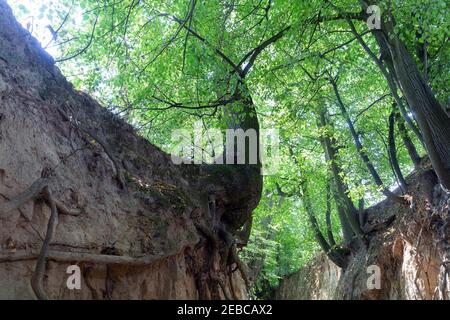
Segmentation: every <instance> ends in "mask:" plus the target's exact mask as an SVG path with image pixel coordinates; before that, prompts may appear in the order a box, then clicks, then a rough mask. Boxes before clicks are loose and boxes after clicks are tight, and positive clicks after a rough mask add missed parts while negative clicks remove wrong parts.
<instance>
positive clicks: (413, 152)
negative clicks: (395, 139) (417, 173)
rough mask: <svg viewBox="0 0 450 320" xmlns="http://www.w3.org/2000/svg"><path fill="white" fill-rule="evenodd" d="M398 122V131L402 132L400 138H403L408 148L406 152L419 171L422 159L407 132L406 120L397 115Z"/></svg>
mask: <svg viewBox="0 0 450 320" xmlns="http://www.w3.org/2000/svg"><path fill="white" fill-rule="evenodd" d="M395 117H396V119H395V120H396V122H397V127H398V131H399V132H400V136H401V137H402V140H403V144H404V145H405V147H406V150H407V151H408V154H409V157H410V158H411V161H412V162H413V164H414V167H415V168H416V169H418V168H419V167H420V162H421V158H420V155H419V153H418V152H417V149H416V147H415V146H414V143H413V142H412V140H411V138H410V137H409V135H408V131H407V130H406V127H405V123H404V121H405V120H404V119H403V118H402V117H401V116H400V114H399V113H396V114H395Z"/></svg>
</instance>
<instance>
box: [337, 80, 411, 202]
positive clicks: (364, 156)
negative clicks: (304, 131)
mask: <svg viewBox="0 0 450 320" xmlns="http://www.w3.org/2000/svg"><path fill="white" fill-rule="evenodd" d="M330 83H331V85H332V86H333V90H334V93H335V95H336V98H337V102H338V106H339V108H340V110H341V112H342V115H343V117H344V119H345V121H346V122H347V125H348V127H349V129H350V133H351V135H352V137H353V141H354V143H355V146H356V150H357V151H358V153H359V156H360V157H361V159H362V160H363V162H364V163H365V164H366V166H367V169H368V170H369V172H370V174H371V175H372V178H373V179H374V181H375V184H376V185H377V186H378V187H381V188H383V194H384V195H385V196H386V197H388V198H389V199H391V200H393V201H396V202H399V203H403V202H404V199H403V198H401V197H399V196H397V195H396V194H394V193H393V192H391V191H390V190H389V189H387V188H386V187H384V184H383V181H382V180H381V177H380V175H379V174H378V172H377V170H376V169H375V167H374V166H373V164H372V162H371V161H370V159H369V157H368V155H367V154H366V152H365V151H364V148H363V145H362V143H361V140H360V139H359V135H358V133H357V132H356V129H355V127H354V125H353V122H352V120H351V119H350V116H349V114H348V112H347V109H346V108H345V105H344V102H343V101H342V98H341V95H340V94H339V90H338V88H337V85H336V82H335V80H334V79H332V78H330Z"/></svg>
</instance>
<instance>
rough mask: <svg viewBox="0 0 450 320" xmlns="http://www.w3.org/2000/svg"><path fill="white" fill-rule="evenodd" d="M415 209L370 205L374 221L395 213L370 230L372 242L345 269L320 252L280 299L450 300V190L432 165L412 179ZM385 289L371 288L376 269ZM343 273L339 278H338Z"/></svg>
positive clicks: (281, 290) (286, 283)
mask: <svg viewBox="0 0 450 320" xmlns="http://www.w3.org/2000/svg"><path fill="white" fill-rule="evenodd" d="M407 182H408V185H409V192H410V194H411V196H412V199H413V202H412V206H411V207H405V206H401V205H399V204H395V203H392V202H390V201H387V200H386V201H383V202H381V203H379V204H377V205H375V206H373V207H370V208H368V209H367V214H368V219H369V225H377V223H379V222H381V221H386V220H388V218H389V217H392V216H395V220H394V222H393V223H392V224H390V225H389V226H388V227H379V228H375V229H374V230H373V231H372V232H370V233H369V240H370V243H369V246H368V247H367V249H365V250H360V251H358V252H357V253H355V254H354V255H353V257H352V259H351V262H350V265H349V266H348V268H347V269H346V270H345V271H341V270H340V269H339V268H338V267H337V266H335V265H334V264H333V263H332V262H330V261H329V260H328V259H327V258H326V257H325V256H324V255H323V254H320V255H319V256H318V257H317V258H316V259H315V260H314V261H312V262H311V264H310V265H308V266H306V267H304V268H302V269H301V270H299V271H298V272H296V273H294V274H292V275H290V276H289V277H286V278H284V279H283V280H282V281H281V284H280V286H279V287H278V288H277V290H276V293H275V297H276V298H277V299H320V298H325V299H333V298H334V299H447V300H448V299H450V284H449V280H450V279H449V268H450V194H448V193H445V192H444V191H443V190H442V188H441V187H440V186H439V185H437V184H436V183H437V177H436V175H435V174H434V172H433V171H432V170H431V167H430V165H429V164H428V163H425V164H424V166H423V168H421V169H420V170H419V171H417V172H415V173H414V174H412V175H411V176H410V177H409V178H408V179H407ZM371 266H378V267H379V270H380V282H379V284H380V287H379V289H377V288H369V287H368V284H367V283H368V281H369V284H370V283H373V284H374V283H375V282H372V280H373V279H374V278H373V277H372V276H373V275H374V269H373V267H371ZM339 275H340V276H339Z"/></svg>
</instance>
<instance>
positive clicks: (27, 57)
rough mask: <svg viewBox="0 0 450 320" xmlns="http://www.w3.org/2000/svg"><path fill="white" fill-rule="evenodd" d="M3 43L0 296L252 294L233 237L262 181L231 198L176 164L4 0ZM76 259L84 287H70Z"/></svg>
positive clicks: (0, 2)
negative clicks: (67, 73) (92, 91)
mask: <svg viewBox="0 0 450 320" xmlns="http://www.w3.org/2000/svg"><path fill="white" fill-rule="evenodd" d="M0 42H1V46H0V195H1V196H0V299H5V298H7V299H9V298H20V299H33V298H35V297H36V296H38V297H40V298H45V296H48V298H51V299H53V298H60V299H61V298H62V299H67V298H70V299H72V298H76V299H79V298H82V299H110V298H112V299H127V298H132V299H176V298H187V299H197V298H203V299H209V298H214V299H219V298H225V297H227V298H242V297H245V296H246V288H245V282H244V280H243V278H244V279H245V276H244V277H242V275H245V271H244V266H243V265H242V264H241V262H240V261H239V260H238V258H237V255H236V250H237V249H236V245H235V243H234V240H233V241H230V239H228V238H229V237H235V235H236V234H238V232H239V229H240V227H241V226H242V224H243V222H242V221H244V222H245V221H246V220H247V218H248V217H249V216H251V212H252V210H253V209H254V207H255V206H256V205H257V203H258V201H259V192H260V189H259V188H256V189H255V187H254V186H252V185H250V184H248V183H247V184H246V183H240V184H239V186H241V187H242V188H241V189H240V190H238V188H236V187H234V190H233V192H234V193H235V192H239V193H240V195H241V196H242V197H245V198H235V197H234V198H233V197H232V196H230V191H229V189H228V186H226V185H223V182H221V178H220V177H212V178H215V179H211V177H210V176H208V175H207V174H206V173H204V172H203V171H202V169H201V168H200V167H199V166H193V165H192V166H177V165H174V164H173V163H172V161H171V159H170V156H169V155H167V154H165V153H164V152H162V151H161V150H160V149H158V148H157V147H155V146H153V145H151V144H150V143H149V142H148V141H146V140H145V139H144V138H142V137H140V136H139V135H138V134H136V133H135V132H134V131H133V128H132V127H131V126H129V125H128V124H126V123H124V122H123V121H122V120H121V119H119V118H117V117H114V116H113V115H112V114H111V113H109V112H108V111H107V110H106V109H105V108H103V107H101V106H100V105H99V104H98V103H97V102H96V101H94V100H93V99H92V98H90V97H89V96H88V95H86V94H84V93H82V92H78V91H76V90H74V89H73V88H72V86H71V85H70V83H68V82H67V81H66V80H65V78H64V77H63V76H62V75H61V73H60V72H59V70H58V69H57V67H55V65H54V62H53V59H52V58H51V57H50V56H48V55H47V54H46V53H45V51H44V50H43V49H42V48H41V47H40V45H39V44H38V43H37V41H36V40H35V39H34V38H33V37H31V36H30V34H29V33H28V32H27V31H26V30H24V29H23V28H22V27H21V26H20V25H19V24H18V23H17V22H16V21H15V19H14V17H13V15H12V12H11V10H10V8H9V7H8V6H7V4H6V3H5V1H4V0H0ZM236 179H237V181H240V182H245V181H246V180H245V179H246V177H245V176H242V177H239V176H237V177H236ZM210 181H215V182H214V183H211V182H210ZM30 186H31V187H30ZM211 194H215V197H211ZM211 199H213V200H211ZM55 207H56V208H55ZM52 208H54V209H56V210H52ZM212 221H219V222H218V223H219V228H218V229H219V230H221V233H219V232H217V230H216V229H213V228H212V227H211V226H212V225H213V223H212ZM236 221H238V223H236ZM52 231H54V232H52ZM52 233H53V235H52V236H50V235H51V234H52ZM224 235H225V236H224ZM227 236H228V237H227ZM44 239H45V240H47V241H44ZM46 242H49V246H48V248H46V246H45V245H44V246H43V243H46ZM39 255H40V259H39V260H38V259H37V258H38V256H39ZM39 261H41V263H40V262H39ZM74 264H76V265H78V266H79V267H80V268H81V272H82V286H81V290H69V289H68V288H67V286H66V280H67V278H68V276H69V274H67V273H66V269H67V267H68V266H69V265H74ZM240 271H241V272H240Z"/></svg>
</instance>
